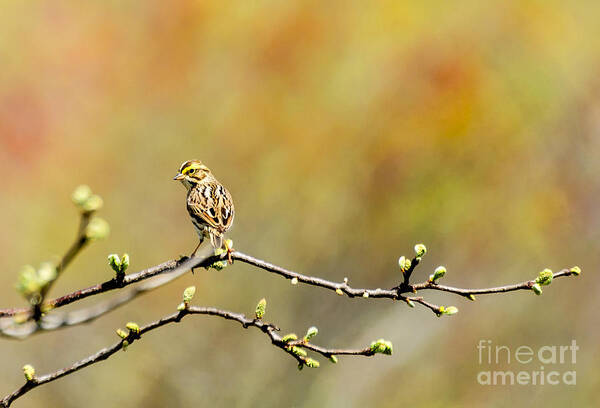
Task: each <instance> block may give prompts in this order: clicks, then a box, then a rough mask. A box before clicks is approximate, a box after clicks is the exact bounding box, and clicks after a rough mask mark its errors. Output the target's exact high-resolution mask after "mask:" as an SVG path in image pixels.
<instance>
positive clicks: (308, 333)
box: [304, 326, 319, 341]
mask: <svg viewBox="0 0 600 408" xmlns="http://www.w3.org/2000/svg"><path fill="white" fill-rule="evenodd" d="M318 333H319V329H317V328H316V327H315V326H312V327H309V328H308V330H307V331H306V334H305V335H304V341H310V339H312V338H313V337H315V336H316V335H317V334H318Z"/></svg>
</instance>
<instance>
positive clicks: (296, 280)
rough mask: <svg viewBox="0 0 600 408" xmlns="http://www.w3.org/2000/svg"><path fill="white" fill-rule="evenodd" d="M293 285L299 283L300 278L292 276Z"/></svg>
mask: <svg viewBox="0 0 600 408" xmlns="http://www.w3.org/2000/svg"><path fill="white" fill-rule="evenodd" d="M290 283H291V284H292V285H297V284H298V278H295V277H294V278H292V280H291V282H290Z"/></svg>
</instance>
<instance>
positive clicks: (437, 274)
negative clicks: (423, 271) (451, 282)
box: [429, 266, 446, 283]
mask: <svg viewBox="0 0 600 408" xmlns="http://www.w3.org/2000/svg"><path fill="white" fill-rule="evenodd" d="M445 274H446V268H445V267H443V266H438V267H437V268H435V271H433V275H429V282H433V283H436V281H437V280H438V279H440V278H442V277H443V276H444V275H445Z"/></svg>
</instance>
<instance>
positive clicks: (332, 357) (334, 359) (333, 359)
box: [329, 354, 338, 364]
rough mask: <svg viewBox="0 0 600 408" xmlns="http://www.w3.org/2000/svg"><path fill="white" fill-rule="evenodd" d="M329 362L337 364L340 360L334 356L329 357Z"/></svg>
mask: <svg viewBox="0 0 600 408" xmlns="http://www.w3.org/2000/svg"><path fill="white" fill-rule="evenodd" d="M329 361H331V362H332V363H333V364H337V362H338V359H337V357H336V356H334V355H333V354H332V355H330V356H329Z"/></svg>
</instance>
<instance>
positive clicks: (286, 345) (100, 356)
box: [0, 306, 375, 408]
mask: <svg viewBox="0 0 600 408" xmlns="http://www.w3.org/2000/svg"><path fill="white" fill-rule="evenodd" d="M194 314H198V315H210V316H218V317H221V318H224V319H227V320H233V321H237V322H239V323H240V324H241V325H242V327H243V328H248V327H256V328H257V329H259V330H260V331H262V332H263V333H265V334H266V335H267V336H268V337H269V338H270V340H271V343H272V344H273V345H274V346H275V347H278V348H280V349H281V350H283V351H285V352H286V353H287V354H289V355H291V356H292V357H293V358H294V359H296V360H297V361H298V362H299V363H300V364H306V363H307V361H308V358H307V357H306V356H303V355H299V354H298V353H295V352H294V349H293V347H292V346H295V347H299V348H305V349H308V350H312V351H315V352H317V353H320V354H322V355H324V356H327V357H330V356H333V355H355V356H372V355H374V354H375V352H374V351H372V350H371V348H369V347H367V348H364V349H359V350H353V349H348V350H346V349H328V348H325V347H321V346H316V345H313V344H311V343H308V342H304V341H301V342H293V343H291V342H285V341H283V339H282V337H281V336H280V335H279V334H277V330H279V329H278V328H277V327H276V326H274V325H272V324H269V323H265V322H263V321H262V320H257V319H249V318H247V317H246V316H245V315H243V314H241V313H233V312H230V311H227V310H220V309H216V308H213V307H194V306H190V307H188V308H187V309H184V310H182V311H179V312H177V313H173V314H171V315H169V316H166V317H163V318H162V319H160V320H156V321H154V322H152V323H149V324H147V325H145V326H143V327H140V330H139V332H138V333H136V332H134V331H130V332H129V335H128V336H127V337H126V338H124V339H121V341H119V342H117V343H115V344H113V345H112V346H110V347H106V348H103V349H101V350H99V351H98V352H96V353H94V354H92V355H91V356H89V357H86V358H84V359H82V360H79V361H77V362H75V363H73V364H72V365H70V366H69V367H66V368H63V369H60V370H57V371H55V372H52V373H49V374H45V375H41V376H35V377H33V379H32V380H29V381H27V382H26V383H25V384H24V385H23V386H21V387H20V388H18V389H17V390H15V391H14V392H12V393H11V394H9V395H7V396H5V397H4V398H3V399H2V400H0V407H4V408H8V407H9V406H10V405H11V404H12V403H13V402H14V401H15V400H16V399H17V398H19V397H21V396H23V395H24V394H26V393H27V392H29V391H31V390H32V389H34V388H37V387H39V386H40V385H43V384H47V383H49V382H52V381H55V380H58V379H59V378H61V377H64V376H66V375H69V374H72V373H74V372H76V371H79V370H81V369H83V368H85V367H87V366H90V365H92V364H96V363H99V362H101V361H103V360H106V359H107V358H109V357H110V356H112V355H113V354H115V353H116V352H117V351H119V350H121V349H122V348H123V344H124V342H125V341H127V343H128V344H129V345H131V344H132V343H133V342H134V341H136V340H138V339H140V338H141V336H142V335H143V334H145V333H147V332H150V331H152V330H154V329H157V328H159V327H162V326H165V325H167V324H170V323H178V322H179V321H181V319H183V318H184V317H185V316H187V315H194Z"/></svg>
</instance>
